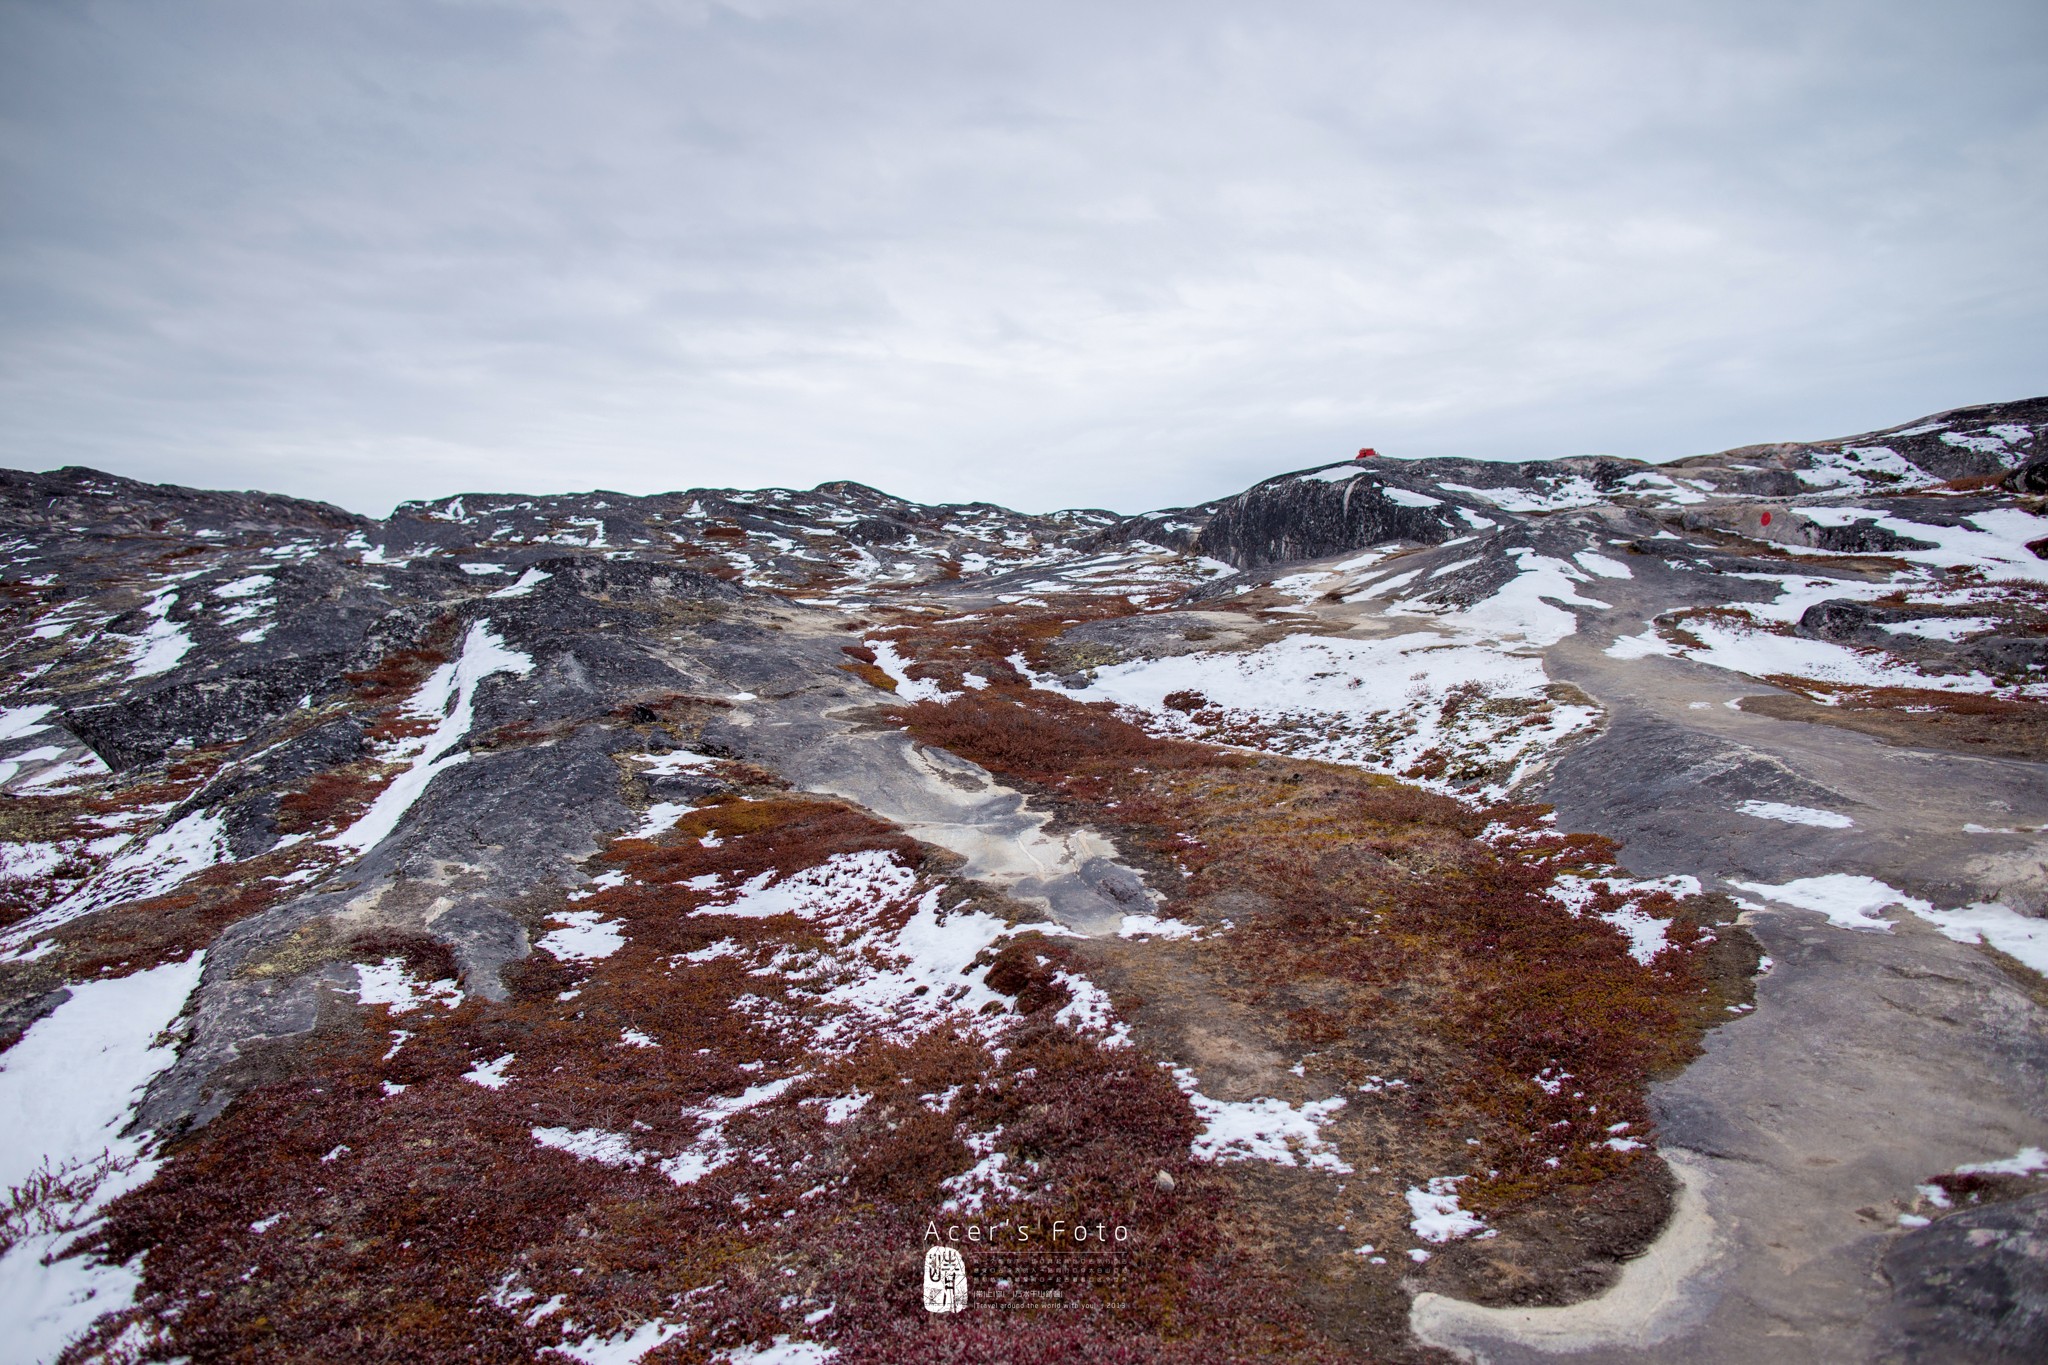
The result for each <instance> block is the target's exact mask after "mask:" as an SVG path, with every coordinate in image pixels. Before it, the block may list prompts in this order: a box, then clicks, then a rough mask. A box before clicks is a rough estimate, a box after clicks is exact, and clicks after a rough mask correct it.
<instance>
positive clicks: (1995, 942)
mask: <svg viewBox="0 0 2048 1365" xmlns="http://www.w3.org/2000/svg"><path fill="white" fill-rule="evenodd" d="M1729 885H1730V886H1735V887H1739V888H1741V889H1742V890H1744V891H1749V892H1752V893H1754V894H1756V895H1759V896H1762V897H1764V898H1765V899H1766V900H1773V901H1776V902H1778V903H1779V904H1780V905H1789V906H1792V907H1794V908H1796V909H1800V910H1813V911H1817V912H1818V913H1820V914H1823V915H1826V916H1827V917H1828V922H1829V923H1831V924H1836V925H1840V926H1841V927H1842V928H1845V929H1875V930H1880V931H1883V932H1886V933H1889V932H1890V931H1891V927H1892V926H1891V924H1890V923H1889V922H1888V921H1886V920H1883V919H1880V918H1878V915H1879V913H1880V912H1881V911H1885V910H1895V909H1896V910H1905V911H1908V912H1910V913H1912V914H1914V915H1917V916H1919V917H1920V918H1921V919H1923V920H1926V921H1927V922H1928V923H1929V924H1931V925H1933V926H1934V927H1935V928H1937V929H1939V930H1940V931H1941V932H1942V933H1943V934H1944V935H1945V936H1947V937H1949V938H1952V939H1954V940H1955V941H1956V942H1958V943H1981V944H1988V945H1990V946H1991V947H1993V948H1996V949H1997V950H1998V951H2000V952H2002V953H2004V954H2006V955H2007V956H2008V957H2012V958H2016V959H2017V960H2019V961H2020V962H2023V963H2025V964H2026V965H2027V966H2028V967H2031V968H2032V969H2033V970H2035V971H2037V972H2041V973H2043V974H2044V975H2048V920H2044V919H2037V918H2035V917H2034V916H2032V915H2023V914H2021V913H2019V912H2018V911H2017V910H2014V909H2013V908H2012V907H2011V906H2008V905H2001V904H1999V903H1998V902H1996V901H1978V902H1976V903H1974V904H1971V905H1965V906H1962V907H1960V908H1958V909H1955V910H1939V909H1936V908H1935V906H1934V905H1933V903H1932V902H1929V901H1924V900H1921V899H1920V898H1919V897H1918V896H1909V895H1907V894H1906V893H1905V892H1903V891H1900V890H1898V889H1897V888H1896V887H1892V886H1888V885H1886V884H1885V883H1884V882H1881V881H1879V880H1878V879H1877V878H1875V877H1863V876H1857V875H1855V874H1852V873H1847V872H1834V873H1830V874H1828V875H1827V876H1825V877H1801V878H1798V879H1797V880H1794V881H1789V882H1785V883H1783V884H1781V885H1776V886H1773V885H1770V884H1767V883H1764V882H1730V883H1729Z"/></svg>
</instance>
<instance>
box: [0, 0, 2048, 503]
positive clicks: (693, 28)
mask: <svg viewBox="0 0 2048 1365" xmlns="http://www.w3.org/2000/svg"><path fill="white" fill-rule="evenodd" d="M2044 29H2048V15H2044V14H2043V13H2042V12H2041V10H2040V8H2039V7H2038V6H2034V5H2028V4H2022V3H1985V4H1979V5H1976V6H1970V7H1954V8H1953V9H1952V10H1951V11H1937V10H1936V9H1934V8H1932V7H1928V6H1923V5H1915V4H1905V3H1894V4H1882V5H1853V6H1852V5H1835V4H1806V5H1784V4H1771V5H1766V4H1749V3H1723V4H1714V5H1705V4H1700V5H1693V6H1661V7H1654V6H1641V5H1589V4H1579V5H1572V4H1566V5H1562V6H1545V7H1531V6H1525V5H1508V4H1477V5H1467V6H1461V7H1450V6H1420V5H1416V6H1408V5H1356V4H1342V5H1339V4H1327V5H1323V4H1295V5H1286V6H1266V7H1258V8H1257V9H1256V10H1254V9H1253V7H1247V6H1237V5H1217V4H1201V3H1180V4H1173V5H1167V4H1147V3H1131V4H1119V5H1100V4H1095V5H1083V4H1064V3H1041V4H1036V5H1032V6H989V5H982V6H972V5H969V6H963V5H945V4H936V3H930V4H890V3H863V4H838V3H816V4H813V3H788V4H777V3H761V4H750V5H738V4H730V5H719V4H709V3H705V4H653V3H645V4H637V3H625V2H623V0H574V2H573V3H569V2H566V0H565V3H562V4H559V5H551V4H544V3H514V2H512V0H505V2H503V3H497V2H487V0H464V2H462V3H454V2H452V0H451V2H448V3H405V4H400V3H389V2H388V0H357V2H356V3H352V4H349V5H341V6H335V5H316V4H310V3H291V2H290V0H269V2H268V3H193V4H186V5H181V6H175V7H172V6H161V5H155V4H150V3H144V2H143V0H117V2H114V3H99V4H93V5H73V4H56V3H50V4H20V3H17V4H13V5H9V6H6V7H5V8H0V177H4V181H0V184H4V189H5V193H4V197H0V462H4V463H8V464H15V465H21V466H27V467H37V468H42V467H50V466H52V465H56V464H61V463H73V462H75V463H87V464H95V465H99V466H101V467H104V468H109V469H114V470H117V471H119V472H123V473H128V474H133V475H136V476H140V477H148V478H158V479H167V480H174V481H179V482H186V483H198V484H227V485H238V486H239V485H250V486H264V487H271V488H279V489H283V490H286V491H292V492H298V493H302V494H306V495H310V496H317V497H324V498H329V499H332V500H335V501H339V502H342V503H344V504H346V505H349V506H353V507H357V508H361V509H365V510H372V511H382V510H384V509H385V508H387V507H388V506H389V505H390V504H391V503H392V502H393V501H396V500H398V499H400V498H405V497H415V496H431V495H436V494H442V493H447V492H454V491H460V490H463V489H472V488H520V489H530V490H550V489H565V488H580V487H591V486H598V485H605V486H610V487H615V488H621V489H627V490H636V491H648V490H653V489H657V488H668V487H679V486H687V485H691V484H703V483H708V484H723V483H737V484H757V483H786V484H799V485H801V484H808V483H813V482H817V481H819V480H822V479H827V478H837V477H854V478H860V479H863V480H865V481H868V482H871V483H876V484H879V485H881V486H884V487H888V488H891V489H893V490H895V491H900V492H903V493H905V494H907V495H911V496H918V497H925V498H940V497H986V498H991V499H994V500H998V501H1004V502H1008V503H1011V504H1013V505H1017V506H1021V507H1026V508H1046V507H1050V506H1054V505H1059V504H1064V503H1090V504H1101V505H1110V506H1116V507H1121V508H1125V509H1132V510H1135V509H1137V508H1140V507H1144V506H1156V505H1162V504H1167V503H1172V502H1176V501H1184V500H1191V499H1196V498H1200V497H1206V496H1210V495H1213V494H1215V493H1218V492H1222V491H1227V490H1229V489H1232V488H1235V487H1239V486H1242V485H1243V484H1244V483H1246V482H1248V481H1249V480H1250V479H1252V478H1254V477H1257V476H1258V475H1260V474H1262V473H1265V472H1268V471H1270V470H1271V469H1273V468H1274V467H1276V466H1286V465H1291V464H1297V463H1303V462H1307V461H1309V460H1313V459H1317V458H1327V457H1331V456H1334V455H1336V454H1340V453H1342V452H1343V451H1345V450H1347V449H1349V448H1351V447H1353V446H1356V445H1357V444H1360V443H1362V442H1364V441H1368V440H1369V441H1372V442H1373V443H1375V444H1377V445H1380V446H1381V447H1382V448H1387V449H1393V450H1399V451H1402V452H1404V453H1415V454H1438V453H1465V454H1479V455H1487V456H1495V457H1502V458H1506V457H1531V456H1540V455H1550V454H1560V453H1575V452H1579V451H1584V450H1605V451H1610V452H1613V453H1620V454H1632V455H1642V456H1647V457H1652V458H1663V457H1669V456H1674V455H1679V454H1685V453H1690V452H1692V451H1696V450H1702V449H1711V448H1716V447H1721V446H1727V445H1731V444H1736V443H1739V442H1743V441H1748V440H1760V439H1771V438H1777V437H1793V436H1815V435H1826V434H1837V433H1839V432H1841V431H1846V430H1849V429H1853V428H1857V427H1862V426H1868V425H1873V424H1881V423H1884V422H1888V421H1892V420H1899V419H1903V418H1905V417H1908V416H1912V415H1915V414H1916V413H1918V412H1920V411H1924V410H1930V409H1933V408H1938V407H1944V406H1952V405H1954V404H1958V403H1964V402H1972V401H1984V400H1989V399H1995V398H2002V397H2014V396H2020V395H2022V394H2026V393H2033V392H2039V391H2041V390H2043V389H2044V388H2048V384H2044V382H2043V378H2044V376H2043V365H2042V360H2043V357H2044V355H2048V346H2044V344H2043V343H2044V341H2048V324H2044V317H2048V308H2044V304H2048V279H2044V273H2048V272H2044V266H2043V263H2042V257H2043V253H2041V252H2040V251H2039V249H2038V237H2039V232H2040V230H2039V224H2040V222H2041V221H2043V218H2044V210H2048V192H2044V191H2048V173H2044V170H2043V167H2044V166H2048V157H2044V155H2043V153H2044V152H2048V146H2044V142H2048V110H2044V101H2043V97H2042V93H2041V92H2042V90H2043V89H2044V84H2043V81H2042V76H2043V74H2044V73H2043V69H2042V68H2043V59H2042V57H2041V56H2040V54H2041V53H2042V52H2043V51H2048V44H2044V42H2043V38H2044V37H2048V33H2044Z"/></svg>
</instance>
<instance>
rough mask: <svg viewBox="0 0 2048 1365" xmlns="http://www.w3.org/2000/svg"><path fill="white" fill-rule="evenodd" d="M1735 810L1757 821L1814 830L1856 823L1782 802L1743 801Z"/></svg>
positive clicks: (1849, 825) (1844, 826)
mask: <svg viewBox="0 0 2048 1365" xmlns="http://www.w3.org/2000/svg"><path fill="white" fill-rule="evenodd" d="M1735 809H1737V810H1739V811H1741V812H1742V813H1743V814H1744V815H1753V816H1755V817H1756V818H1757V819H1759V820H1778V821H1782V822H1783V823H1785V824H1788V825H1812V826H1813V827H1814V828H1816V829H1849V828H1852V827H1853V826H1854V825H1855V824H1856V822H1855V821H1854V820H1851V819H1850V818H1849V817H1848V816H1846V815H1840V814H1837V813H1836V812H1834V811H1831V810H1819V809H1817V808H1815V807H1813V806H1793V805H1787V804H1786V803H1785V802H1783V801H1744V802H1743V803H1742V804H1741V805H1739V806H1737V807H1736V808H1735Z"/></svg>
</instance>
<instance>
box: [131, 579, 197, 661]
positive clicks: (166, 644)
mask: <svg viewBox="0 0 2048 1365" xmlns="http://www.w3.org/2000/svg"><path fill="white" fill-rule="evenodd" d="M177 600H178V594H177V591H176V590H175V589H172V588H165V589H163V590H162V591H160V592H158V593H157V594H156V595H155V596H153V597H151V598H150V599H149V601H148V602H146V603H144V604H143V607H142V610H143V611H144V613H146V614H147V615H148V616H149V617H150V618H151V619H150V623H149V625H148V627H147V628H146V629H144V631H143V632H142V634H141V635H140V636H137V637H136V639H135V644H134V645H133V646H132V647H131V648H130V650H129V655H128V659H129V669H128V680H129V681H130V682H137V681H140V680H141V679H143V678H153V677H155V676H157V675H158V674H159V673H168V672H170V671H171V670H172V669H174V668H176V667H177V666H178V661H179V660H180V659H182V658H184V657H185V655H186V654H187V652H189V651H190V650H191V648H192V637H191V636H190V635H188V634H186V633H185V628H184V627H183V626H181V625H179V624H178V623H177V622H176V621H173V620H172V619H171V607H172V606H173V605H174V604H175V603H176V602H177Z"/></svg>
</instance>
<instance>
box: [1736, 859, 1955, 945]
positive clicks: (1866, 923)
mask: <svg viewBox="0 0 2048 1365" xmlns="http://www.w3.org/2000/svg"><path fill="white" fill-rule="evenodd" d="M1729 885H1730V886H1735V887H1739V888H1741V889H1742V890H1744V891H1749V892H1752V893H1754V894H1756V895H1759V896H1762V897H1764V898H1765V899H1766V900H1774V901H1776V902H1778V903H1779V904H1780V905H1789V906H1792V907H1794V908H1796V909H1800V910H1812V911H1815V912H1817V913H1819V914H1823V915H1826V916H1827V917H1828V923H1830V924H1835V925H1839V926H1841V927H1842V928H1844V929H1877V930H1881V931H1883V932H1885V933H1890V932H1891V927H1892V926H1891V924H1890V923H1889V922H1887V921H1885V920H1882V919H1879V918H1878V912H1879V911H1883V910H1894V909H1898V910H1932V909H1933V908H1934V907H1933V906H1932V905H1931V904H1929V903H1928V902H1927V901H1923V900H1918V899H1916V898H1914V897H1912V896H1908V895H1907V894H1906V893H1905V892H1903V891H1900V890H1897V889H1896V888H1894V887H1891V886H1887V885H1886V884H1885V883H1883V882H1881V881H1879V880H1878V879H1877V878H1875V877H1863V876H1858V875H1856V874H1854V873H1850V872H1831V873H1829V874H1828V875H1826V876H1824V877H1799V878H1796V879H1795V880H1793V881H1789V882H1785V883H1782V884H1780V885H1775V886H1774V885H1771V884H1769V883H1765V882H1730V883H1729Z"/></svg>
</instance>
